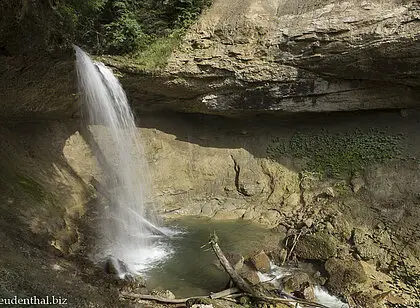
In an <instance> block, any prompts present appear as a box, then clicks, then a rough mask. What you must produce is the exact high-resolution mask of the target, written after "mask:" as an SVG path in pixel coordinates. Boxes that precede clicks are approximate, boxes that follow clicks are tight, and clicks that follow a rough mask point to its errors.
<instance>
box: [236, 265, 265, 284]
mask: <svg viewBox="0 0 420 308" xmlns="http://www.w3.org/2000/svg"><path fill="white" fill-rule="evenodd" d="M239 274H240V275H241V276H242V278H244V279H245V280H247V281H248V282H249V283H250V284H252V285H256V284H259V283H260V282H261V281H260V277H259V276H258V273H257V271H256V270H255V269H254V268H253V267H252V266H250V265H248V264H246V263H245V264H244V266H243V267H242V269H241V271H240V272H239Z"/></svg>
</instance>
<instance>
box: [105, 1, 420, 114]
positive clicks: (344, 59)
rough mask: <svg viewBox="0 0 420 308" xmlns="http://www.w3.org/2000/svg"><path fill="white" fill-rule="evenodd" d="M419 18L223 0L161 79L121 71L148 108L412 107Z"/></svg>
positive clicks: (402, 9)
mask: <svg viewBox="0 0 420 308" xmlns="http://www.w3.org/2000/svg"><path fill="white" fill-rule="evenodd" d="M419 18H420V11H419V4H418V3H417V2H416V1H408V2H407V1H392V0H390V1H314V0H312V1H285V0H272V1H251V0H247V1H228V2H226V1H221V0H220V1H217V0H216V1H215V2H214V5H213V6H212V7H211V8H210V9H209V10H208V11H207V12H206V13H205V14H204V16H202V18H201V19H200V20H199V22H198V23H197V24H196V25H195V26H194V27H193V28H192V29H191V30H190V31H189V32H188V34H187V36H186V38H185V39H184V41H183V43H182V45H181V47H180V48H179V50H178V51H176V52H174V53H173V55H172V57H171V58H170V60H169V64H168V66H167V68H166V70H165V72H164V74H162V75H161V76H160V77H159V78H155V79H153V78H148V79H147V82H146V81H145V79H144V77H140V76H139V75H137V74H136V73H133V70H134V71H135V68H133V67H131V69H129V68H128V67H125V69H124V67H122V66H121V65H118V63H114V65H116V66H117V67H120V68H121V69H122V71H125V72H126V73H127V74H126V76H125V78H124V79H123V80H125V82H126V87H127V89H128V91H129V92H130V94H131V96H132V98H133V100H134V101H136V102H137V103H136V105H137V107H138V108H141V109H156V108H167V109H175V110H183V111H190V112H191V111H192V112H202V113H217V114H238V113H240V114H243V113H255V112H305V111H306V112H322V111H343V110H344V111H345V110H364V109H382V108H407V107H413V106H416V104H417V103H418V99H419V93H420V92H419V86H420V83H419V80H420V79H419V77H420V66H419V65H420V64H419V63H420V61H419V59H420V43H419V41H420V34H419V33H420V32H419V29H420V20H419ZM110 63H111V64H112V61H111V62H110ZM130 71H131V72H130ZM142 85H143V86H142Z"/></svg>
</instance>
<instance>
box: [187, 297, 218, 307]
mask: <svg viewBox="0 0 420 308" xmlns="http://www.w3.org/2000/svg"><path fill="white" fill-rule="evenodd" d="M185 305H186V306H187V308H213V304H212V301H211V300H210V299H208V298H190V299H188V300H187V302H186V303H185Z"/></svg>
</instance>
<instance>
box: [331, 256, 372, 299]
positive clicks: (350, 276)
mask: <svg viewBox="0 0 420 308" xmlns="http://www.w3.org/2000/svg"><path fill="white" fill-rule="evenodd" d="M325 270H326V271H327V273H328V275H329V278H328V281H327V287H328V288H329V290H331V291H332V292H333V293H335V294H348V292H349V291H351V289H352V287H353V286H354V285H357V284H359V283H363V282H365V281H366V280H367V275H366V273H365V270H364V268H363V266H362V264H361V263H360V262H359V261H356V260H353V259H344V260H342V259H337V258H330V259H328V260H327V262H325Z"/></svg>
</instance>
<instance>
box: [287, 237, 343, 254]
mask: <svg viewBox="0 0 420 308" xmlns="http://www.w3.org/2000/svg"><path fill="white" fill-rule="evenodd" d="M294 252H295V254H296V256H297V257H298V258H300V259H306V260H327V259H328V258H331V257H333V256H335V255H336V253H337V242H336V240H335V239H334V237H332V236H331V235H329V234H327V233H324V232H318V233H315V234H309V235H304V236H302V237H301V238H300V239H299V241H298V242H297V244H296V247H295V250H294Z"/></svg>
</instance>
